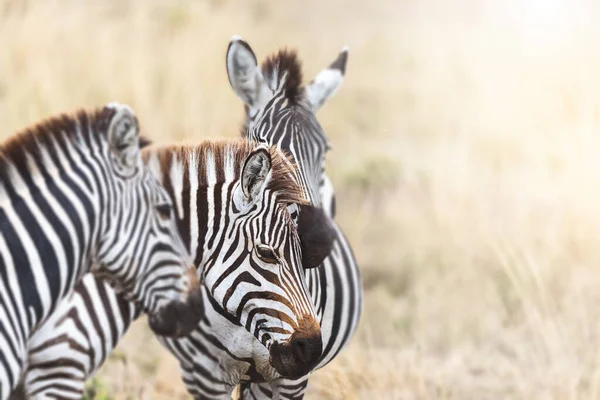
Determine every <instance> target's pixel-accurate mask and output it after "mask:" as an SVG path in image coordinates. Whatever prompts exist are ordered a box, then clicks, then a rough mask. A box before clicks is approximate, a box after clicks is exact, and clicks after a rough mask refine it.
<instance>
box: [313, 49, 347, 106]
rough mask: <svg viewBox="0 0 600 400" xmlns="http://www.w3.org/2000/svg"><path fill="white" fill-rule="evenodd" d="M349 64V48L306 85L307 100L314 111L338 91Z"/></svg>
mask: <svg viewBox="0 0 600 400" xmlns="http://www.w3.org/2000/svg"><path fill="white" fill-rule="evenodd" d="M347 62H348V47H344V49H343V50H342V51H341V53H340V54H339V55H338V57H337V58H336V59H335V61H334V62H332V63H331V65H330V66H329V67H327V68H325V69H324V70H322V71H321V72H319V73H318V74H317V76H316V77H315V79H313V80H312V81H310V82H309V83H308V85H306V87H305V90H306V98H307V99H308V101H309V102H310V104H311V105H312V107H313V110H314V111H317V110H318V109H319V108H321V106H322V105H323V104H325V102H326V101H327V99H329V98H330V97H331V96H332V95H333V94H334V93H335V92H336V90H338V88H339V87H340V85H341V84H342V82H343V81H344V75H345V74H346V63H347Z"/></svg>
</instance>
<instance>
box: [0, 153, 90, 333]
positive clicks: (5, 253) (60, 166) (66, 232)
mask: <svg viewBox="0 0 600 400" xmlns="http://www.w3.org/2000/svg"><path fill="white" fill-rule="evenodd" d="M78 151H79V150H74V152H78ZM79 156H81V154H79ZM53 157H54V160H55V162H53V163H52V164H50V163H48V159H44V157H43V156H42V157H41V158H40V159H38V160H36V159H34V158H30V159H29V160H28V163H27V169H24V168H17V167H15V166H14V165H10V166H8V168H9V169H10V171H9V173H8V174H7V175H5V176H6V177H8V179H3V181H2V182H0V225H1V226H2V233H3V235H2V236H3V237H2V241H3V242H4V243H3V246H0V250H2V251H1V253H2V254H1V256H2V259H1V260H0V261H1V262H2V264H4V266H5V267H6V271H8V272H7V274H11V275H12V276H13V277H14V278H15V279H16V281H18V282H20V283H21V285H20V286H21V287H24V288H27V287H28V288H29V290H27V291H26V292H23V293H22V297H23V300H24V303H25V307H24V312H25V313H26V317H27V318H26V321H27V322H26V326H27V327H28V328H29V329H34V327H35V326H36V325H37V323H38V322H39V321H41V320H43V319H45V317H46V316H48V315H49V314H50V313H51V312H52V311H53V310H54V308H55V306H56V304H57V303H58V301H59V300H60V299H61V298H63V297H65V296H66V295H67V294H68V293H70V292H71V291H72V289H73V287H74V284H75V282H77V281H78V279H79V278H80V277H81V276H82V275H83V273H84V272H85V271H87V270H88V269H89V262H90V260H91V253H92V247H91V244H92V243H93V240H94V239H93V238H94V235H96V234H97V231H98V222H99V215H100V214H99V206H100V203H101V199H100V196H99V193H100V190H99V188H98V185H97V183H96V181H95V180H94V179H93V177H92V175H93V174H91V173H90V171H89V170H88V167H89V163H90V162H89V161H87V160H81V158H83V157H75V156H73V155H70V156H69V157H66V156H65V155H64V154H58V155H57V154H54V155H53ZM61 157H65V158H64V159H61ZM75 160H78V161H80V162H74V161H75ZM44 161H46V162H44ZM32 281H33V282H34V283H33V284H32V283H31V282H32ZM32 285H33V287H32Z"/></svg>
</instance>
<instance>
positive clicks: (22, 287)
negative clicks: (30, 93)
mask: <svg viewBox="0 0 600 400" xmlns="http://www.w3.org/2000/svg"><path fill="white" fill-rule="evenodd" d="M138 133H139V125H138V121H137V118H136V116H135V115H134V113H133V112H132V111H131V109H130V108H129V107H127V106H124V105H119V104H116V103H111V104H109V105H107V106H105V107H103V108H102V109H97V110H94V111H89V112H86V111H79V112H77V113H76V114H75V115H64V114H63V115H60V116H57V117H54V118H51V119H49V120H47V121H44V122H42V123H40V124H38V125H36V126H34V127H31V128H28V129H26V130H25V131H23V132H21V133H19V134H17V135H15V136H14V137H13V138H11V139H9V140H8V141H7V142H6V143H4V144H2V145H0V228H1V230H0V349H1V351H0V399H7V398H8V397H9V396H11V394H12V392H13V390H14V388H15V386H16V385H17V382H18V381H19V379H20V376H21V374H22V372H23V370H24V367H25V362H26V360H25V359H26V357H27V342H28V340H29V338H30V336H31V335H32V333H33V332H34V331H35V330H36V329H37V327H38V325H39V324H41V323H43V321H44V320H45V319H46V317H47V316H48V315H50V314H51V313H52V312H53V311H54V309H55V307H56V305H57V303H58V302H59V301H60V300H61V299H62V298H64V297H65V296H67V295H68V294H69V293H70V292H71V291H72V290H73V287H74V286H75V284H76V283H77V282H79V281H80V279H81V277H82V275H83V274H84V273H86V272H88V271H91V273H93V274H95V275H97V276H98V277H101V278H102V279H104V280H106V281H109V282H111V284H112V285H113V286H115V288H117V290H118V291H119V292H121V293H123V295H125V296H126V297H128V298H130V299H132V300H136V301H138V302H139V303H140V304H141V306H142V307H143V308H144V309H145V310H147V311H148V312H149V313H150V318H149V321H150V326H151V327H152V328H153V330H154V331H155V332H157V333H161V334H168V335H181V334H185V333H187V332H189V330H190V329H191V328H192V327H193V326H195V325H196V323H197V321H198V320H199V319H200V313H201V297H200V291H199V284H198V279H197V277H196V276H195V274H193V273H192V274H190V270H191V269H190V260H189V255H188V253H187V252H186V250H185V248H184V246H183V245H182V242H181V238H180V237H179V235H178V234H177V231H176V230H175V225H174V220H173V218H172V216H171V209H172V203H171V201H170V198H169V197H168V195H167V193H166V191H165V189H164V188H163V187H162V186H161V185H160V184H159V182H158V181H157V180H156V179H155V178H153V177H152V176H151V175H150V174H149V173H148V171H147V169H146V168H145V167H144V165H143V163H142V160H141V157H140V154H139V145H138ZM192 271H193V270H192Z"/></svg>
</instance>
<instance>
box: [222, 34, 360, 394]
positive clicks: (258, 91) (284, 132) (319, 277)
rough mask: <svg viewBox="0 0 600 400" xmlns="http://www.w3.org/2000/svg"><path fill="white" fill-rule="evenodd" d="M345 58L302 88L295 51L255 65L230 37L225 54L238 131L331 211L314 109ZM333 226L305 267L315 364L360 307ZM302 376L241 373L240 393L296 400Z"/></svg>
mask: <svg viewBox="0 0 600 400" xmlns="http://www.w3.org/2000/svg"><path fill="white" fill-rule="evenodd" d="M347 58H348V50H347V49H344V50H343V51H342V52H341V53H340V54H339V56H338V57H337V58H336V60H335V61H334V62H333V63H332V64H331V65H330V66H329V67H328V68H326V69H324V70H322V71H321V72H320V73H319V74H318V75H317V76H316V77H315V78H314V79H313V80H312V81H311V82H310V83H308V84H307V85H306V86H304V87H301V81H302V75H301V70H300V62H299V60H298V59H297V56H296V53H295V52H291V51H286V50H283V51H280V52H279V53H278V54H276V55H274V56H271V57H270V58H268V59H267V60H266V62H265V63H264V64H263V65H262V68H259V67H258V64H257V59H256V56H255V55H254V53H253V51H252V49H251V48H250V46H249V45H248V44H247V43H246V42H245V41H243V40H242V39H241V38H239V37H234V38H233V39H232V41H231V42H230V44H229V48H228V51H227V56H226V63H227V72H228V76H229V82H230V83H231V86H232V88H233V89H234V91H235V92H236V94H237V95H238V96H239V97H240V98H241V99H242V100H244V102H245V106H246V114H247V121H246V125H247V126H246V129H245V130H244V132H243V134H244V135H245V136H246V137H248V138H251V139H253V140H256V141H258V142H260V143H265V144H269V145H275V146H277V147H278V148H279V149H281V150H283V151H284V152H286V153H287V154H288V155H289V156H290V157H291V159H292V160H293V161H294V162H295V163H296V164H297V165H298V175H299V176H298V178H297V180H298V181H299V182H301V184H302V186H303V189H304V191H305V193H306V195H307V196H308V198H309V199H310V201H311V203H312V204H313V205H315V206H318V207H322V208H323V210H324V211H325V212H326V213H327V215H329V216H330V217H332V218H333V217H334V214H335V197H334V193H333V186H332V185H331V182H330V181H329V178H328V177H327V175H326V174H325V169H324V161H325V154H326V152H327V151H328V150H329V144H328V140H327V137H326V136H325V133H324V131H323V129H322V127H321V126H320V124H319V123H318V121H317V119H316V116H315V113H316V111H317V110H318V109H319V108H320V107H321V106H322V105H323V104H324V103H325V101H326V100H327V99H328V98H329V97H330V96H331V95H332V94H333V93H334V92H335V91H336V90H337V88H338V87H339V86H340V84H341V83H342V81H343V77H344V74H345V69H346V62H347ZM335 232H336V235H335V237H336V239H335V241H334V244H333V250H332V252H331V253H330V254H329V256H328V257H327V258H326V259H325V261H324V262H323V264H322V265H321V266H320V267H319V268H315V269H311V270H307V271H305V275H306V284H307V286H308V289H309V291H310V293H311V298H312V301H313V304H314V306H315V310H316V312H317V316H318V318H319V323H320V326H321V333H322V337H323V352H322V355H321V357H320V360H319V363H318V364H317V366H316V368H320V367H322V366H324V365H326V364H327V363H328V362H329V361H331V360H332V359H333V358H334V357H335V356H336V355H337V354H338V353H339V352H340V350H341V349H342V348H343V347H344V345H346V344H347V343H348V341H349V339H350V337H351V336H352V334H353V333H354V331H355V330H356V327H357V325H358V321H359V318H360V314H361V311H362V284H361V280H360V274H359V269H358V266H357V263H356V259H355V257H354V254H353V252H352V249H351V247H350V245H349V243H348V241H347V239H346V237H345V236H344V234H343V233H342V231H341V230H340V229H339V227H337V226H335ZM225 347H227V346H225ZM307 381H308V376H305V377H302V378H300V379H297V380H289V379H285V378H283V379H272V380H268V379H267V380H266V382H262V383H261V382H259V381H258V380H253V379H248V380H244V379H242V382H243V385H242V397H243V398H279V399H283V398H285V399H287V398H290V399H291V398H293V399H299V398H302V397H303V395H304V391H305V389H306V384H307Z"/></svg>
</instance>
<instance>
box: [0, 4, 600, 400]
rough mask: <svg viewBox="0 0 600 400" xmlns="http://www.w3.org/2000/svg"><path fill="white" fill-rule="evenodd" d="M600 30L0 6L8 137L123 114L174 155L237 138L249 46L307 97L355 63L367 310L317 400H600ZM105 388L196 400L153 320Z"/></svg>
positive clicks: (229, 10)
mask: <svg viewBox="0 0 600 400" xmlns="http://www.w3.org/2000/svg"><path fill="white" fill-rule="evenodd" d="M599 17H600V10H599V9H598V6H596V5H595V4H593V3H592V2H591V1H587V0H576V1H574V2H567V1H566V0H549V1H546V2H542V1H540V0H524V1H517V0H511V1H509V2H495V1H493V0H489V1H475V0H470V1H469V0H466V1H458V0H455V1H452V2H444V1H442V0H425V1H419V2H417V1H410V0H403V1H397V0H381V1H378V2H362V1H359V0H350V1H342V0H331V1H328V2H321V1H317V0H306V1H304V2H298V1H295V2H292V1H280V2H276V3H275V2H267V1H266V0H251V1H247V2H244V3H243V4H242V3H240V2H233V1H227V0H210V1H209V0H206V1H191V0H190V1H184V0H181V1H175V2H167V1H160V0H149V1H145V2H135V1H132V0H127V1H122V0H109V1H105V2H92V1H75V0H62V1H58V0H48V1H33V0H29V1H26V0H0V121H1V122H2V127H1V132H2V133H1V135H2V136H3V137H6V136H8V135H10V134H11V133H12V132H13V131H14V130H15V129H17V128H20V127H22V126H24V125H26V124H29V123H32V122H34V121H36V120H37V119H39V118H42V117H44V116H47V115H50V114H52V113H55V112H58V111H61V110H66V109H70V108H73V107H76V106H81V105H85V106H91V105H99V104H102V103H104V102H107V101H111V100H119V101H122V102H127V103H130V104H131V105H132V106H133V107H134V108H135V110H136V112H137V113H138V114H139V116H140V120H141V121H142V126H143V129H144V130H145V132H146V133H147V134H148V135H149V136H151V137H152V138H154V139H155V140H157V141H159V142H163V141H168V140H172V139H188V140H200V139H203V138H207V137H211V136H223V135H225V136H234V135H237V133H238V126H239V122H240V121H241V118H242V107H241V104H240V102H239V101H238V100H237V99H236V98H235V96H234V95H233V93H232V91H231V90H230V88H229V86H228V82H227V78H226V75H225V68H224V54H225V50H226V46H227V42H228V40H229V38H230V37H231V36H232V35H233V34H241V35H242V36H243V37H245V38H246V39H248V40H249V42H250V43H251V44H252V46H253V47H254V49H255V50H256V51H257V54H258V55H259V57H264V56H266V55H267V54H269V53H270V52H273V51H275V50H276V49H277V48H279V47H280V46H284V45H287V46H290V47H295V48H297V49H298V50H299V52H300V55H301V57H302V58H303V60H304V67H305V68H304V69H305V78H306V80H309V79H310V78H311V77H312V76H313V75H314V74H315V73H316V72H317V71H318V70H319V69H320V68H322V67H324V66H326V65H327V64H328V63H329V62H330V61H331V60H332V59H333V58H334V57H335V54H336V53H337V51H338V50H339V49H340V48H341V47H342V46H343V45H345V44H348V45H350V48H351V53H350V61H349V68H348V74H347V79H346V82H345V83H344V87H343V88H342V89H341V90H340V92H339V93H338V95H337V96H336V97H335V98H333V99H332V100H331V101H330V103H329V104H327V105H326V106H325V107H324V109H323V110H322V111H321V112H320V113H319V118H320V120H321V121H322V123H323V126H324V128H325V130H326V132H327V133H328V135H329V136H330V138H331V142H332V145H333V148H334V150H333V152H332V153H331V154H330V156H329V158H328V171H330V174H331V176H332V177H333V181H334V184H335V186H336V188H337V190H338V205H339V207H338V208H339V217H338V219H339V222H340V224H341V225H342V227H343V228H344V229H345V231H346V232H347V234H348V236H349V238H350V241H351V243H352V244H353V245H354V248H355V251H356V253H357V256H358V259H359V261H360V264H361V269H362V273H363V276H364V281H365V289H366V299H365V309H364V314H363V318H362V323H361V326H360V329H359V331H358V333H357V335H356V336H355V338H354V340H353V342H352V344H351V345H350V346H349V348H348V349H346V350H345V351H344V352H343V353H342V354H341V356H340V357H339V358H338V359H336V360H335V361H334V362H333V363H332V364H331V365H329V366H328V367H326V368H325V369H323V370H322V371H319V372H317V373H316V374H314V376H313V378H312V379H311V385H310V389H309V396H307V397H309V398H313V399H314V398H326V399H374V398H388V399H433V398H435V399H500V398H501V399H597V398H599V397H600V364H599V362H600V312H599V311H598V305H599V304H600V134H599V133H600V132H599V129H598V128H599V126H598V118H599V117H600V95H599V93H600V78H599V71H600V32H599V28H598V26H597V24H596V23H595V21H597V20H598V18H599ZM99 379H100V380H101V381H102V382H103V384H104V385H105V386H106V387H107V390H108V391H109V392H110V393H112V395H113V396H115V397H116V398H152V399H163V398H164V399H167V398H168V399H173V398H186V395H185V390H184V388H183V386H182V384H181V383H180V382H179V378H178V371H177V364H176V362H175V361H174V360H172V359H171V357H170V356H169V355H168V354H166V353H165V351H164V350H162V349H161V348H160V346H159V345H158V344H156V342H155V341H154V340H153V339H152V337H151V335H149V334H148V331H147V329H146V328H145V326H144V323H143V321H142V322H139V323H137V324H136V326H134V328H133V329H132V331H131V333H130V334H128V336H127V337H126V338H125V339H124V341H123V342H122V343H121V345H120V346H119V349H118V351H117V352H116V353H115V354H114V355H113V356H112V358H111V360H110V361H109V362H108V363H107V364H106V365H105V367H104V368H103V369H102V371H101V372H100V374H99Z"/></svg>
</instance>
